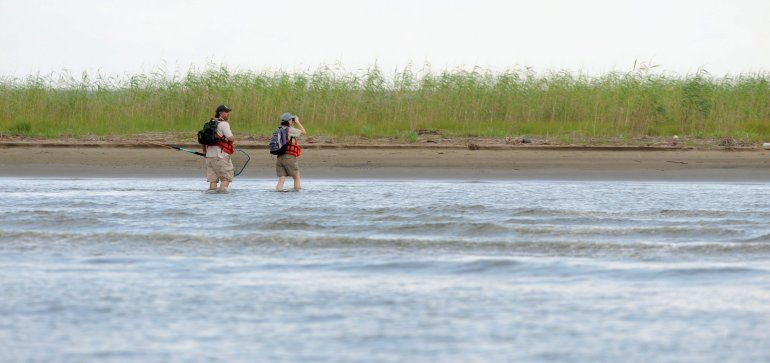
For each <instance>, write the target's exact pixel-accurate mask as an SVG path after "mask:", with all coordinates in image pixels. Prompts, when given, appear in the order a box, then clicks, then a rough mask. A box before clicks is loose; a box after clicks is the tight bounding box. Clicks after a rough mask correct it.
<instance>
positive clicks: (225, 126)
mask: <svg viewBox="0 0 770 363" xmlns="http://www.w3.org/2000/svg"><path fill="white" fill-rule="evenodd" d="M220 125H222V136H224V139H225V141H228V142H233V140H234V139H233V132H232V131H230V123H229V122H223V123H220Z"/></svg>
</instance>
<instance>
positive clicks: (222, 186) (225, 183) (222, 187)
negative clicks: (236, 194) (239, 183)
mask: <svg viewBox="0 0 770 363" xmlns="http://www.w3.org/2000/svg"><path fill="white" fill-rule="evenodd" d="M229 186H230V181H228V180H222V183H221V184H220V185H219V190H224V191H226V190H227V188H228V187H229Z"/></svg>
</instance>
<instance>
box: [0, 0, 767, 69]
mask: <svg viewBox="0 0 770 363" xmlns="http://www.w3.org/2000/svg"><path fill="white" fill-rule="evenodd" d="M769 24H770V1H768V0H722V1H715V0H698V1H691V0H667V1H664V0H651V1H641V0H639V1H635V0H591V1H588V0H584V1H579V0H575V1H569V0H537V1H536V0H531V1H492V0H463V1H452V0H444V1H439V0H426V1H417V0H414V1H403V0H392V1H375V0H369V1H367V0H360V1H355V0H318V1H311V0H281V1H276V0H273V1H247V0H243V1H240V0H230V1H177V0H169V1H160V0H158V1H154V0H151V1H148V0H130V1H117V0H90V1H89V0H82V1H81V0H70V1H56V0H51V1H40V0H0V76H24V75H27V74H30V73H36V72H40V73H48V72H56V71H61V70H63V69H67V70H69V71H71V72H76V73H79V72H81V71H84V70H87V71H91V72H93V71H97V70H98V71H101V72H103V73H107V74H125V73H137V72H152V71H156V70H158V69H159V68H160V67H161V66H162V65H163V64H166V67H167V68H168V69H169V70H171V71H174V70H177V71H186V70H187V69H189V68H190V67H191V66H196V67H198V68H202V67H205V65H206V64H207V63H211V62H213V63H215V64H224V65H227V66H229V67H230V68H232V69H234V70H254V71H261V70H266V69H283V70H288V71H296V70H307V69H309V70H312V69H315V68H317V67H318V66H319V65H321V64H328V65H334V64H337V63H341V64H343V65H344V66H345V68H346V69H348V70H357V69H361V68H365V67H367V66H368V65H371V64H373V63H374V62H375V61H376V62H377V63H378V65H379V66H380V67H381V68H382V69H383V70H384V71H386V72H388V71H391V70H394V69H396V68H403V67H404V66H406V65H407V64H408V63H409V62H411V63H412V64H414V65H415V68H416V69H419V68H422V66H423V65H424V64H426V63H429V64H430V65H431V68H432V69H433V70H435V71H437V70H443V69H445V68H455V67H458V66H461V67H471V66H476V65H478V66H482V67H485V68H489V69H493V70H503V69H507V68H516V67H519V68H521V67H525V66H530V67H532V68H534V69H535V70H537V71H548V70H570V71H582V72H588V73H600V72H607V71H611V70H621V71H627V70H630V69H631V67H632V65H633V63H634V60H640V61H643V62H649V61H652V63H654V64H660V65H661V68H660V69H661V70H662V71H665V72H677V73H692V72H695V71H696V70H697V69H698V68H700V67H704V68H705V69H706V70H708V71H709V72H711V73H712V74H714V75H724V74H735V73H744V72H757V71H769V70H770V25H769Z"/></svg>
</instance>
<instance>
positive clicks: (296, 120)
mask: <svg viewBox="0 0 770 363" xmlns="http://www.w3.org/2000/svg"><path fill="white" fill-rule="evenodd" d="M294 122H295V123H298V124H299V123H300V122H299V116H294Z"/></svg>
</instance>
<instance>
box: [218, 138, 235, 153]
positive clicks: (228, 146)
mask: <svg viewBox="0 0 770 363" xmlns="http://www.w3.org/2000/svg"><path fill="white" fill-rule="evenodd" d="M217 146H219V147H220V148H222V151H224V152H225V153H226V154H227V155H232V154H233V149H234V148H235V146H234V145H233V142H232V141H226V140H224V139H219V140H217Z"/></svg>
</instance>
